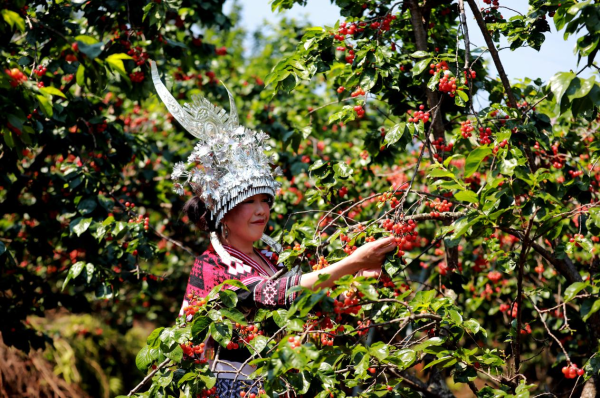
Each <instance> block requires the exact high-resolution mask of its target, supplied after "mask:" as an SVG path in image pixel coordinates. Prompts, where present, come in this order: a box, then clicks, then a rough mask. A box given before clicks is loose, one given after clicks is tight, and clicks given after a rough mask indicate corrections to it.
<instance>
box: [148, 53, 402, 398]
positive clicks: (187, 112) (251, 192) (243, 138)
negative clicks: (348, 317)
mask: <svg viewBox="0 0 600 398" xmlns="http://www.w3.org/2000/svg"><path fill="white" fill-rule="evenodd" d="M150 65H151V68H152V80H153V82H154V85H155V87H156V91H157V93H158V95H159V96H160V98H161V99H162V101H163V102H164V103H165V105H166V106H167V108H168V109H169V111H170V112H171V114H172V115H173V117H174V119H176V120H177V121H178V122H179V123H181V125H182V126H183V127H184V128H185V129H186V130H188V131H189V132H190V133H191V134H192V135H194V136H195V137H196V138H198V139H199V142H198V143H197V144H196V146H195V147H194V150H193V151H192V154H191V155H190V157H189V158H188V162H187V166H186V165H185V164H183V163H182V162H179V163H177V164H175V166H174V167H173V173H172V174H171V177H172V178H173V179H174V180H176V179H180V178H181V177H183V178H184V181H183V184H181V183H176V184H175V191H176V192H177V193H179V194H183V193H184V186H185V185H189V186H190V187H191V189H192V191H193V193H194V197H193V198H192V199H190V200H189V201H188V202H187V203H186V205H185V211H186V212H187V215H188V217H189V219H190V220H191V221H192V222H193V223H194V224H196V225H198V226H199V227H201V228H202V229H204V230H206V231H208V232H210V241H211V245H210V247H209V248H208V249H207V250H206V251H205V252H204V253H203V254H202V255H201V256H200V257H198V258H196V261H195V263H194V266H193V268H192V271H191V273H190V279H189V282H188V287H187V290H186V297H188V295H190V294H192V295H198V296H206V295H207V294H208V293H209V292H210V291H211V290H212V288H213V287H215V286H217V285H219V284H221V283H222V282H224V281H225V280H228V279H237V280H240V281H241V282H242V283H243V284H244V285H245V286H246V287H247V288H248V290H245V289H239V288H237V287H233V286H230V287H228V288H229V289H231V290H233V291H236V293H237V296H238V306H239V307H240V308H242V309H244V310H245V311H246V313H247V314H250V313H251V312H253V309H256V308H259V307H271V308H274V307H282V306H287V305H289V304H291V302H293V300H294V299H295V298H296V294H295V293H292V294H288V292H289V290H290V289H291V288H292V287H294V286H298V285H300V286H303V287H306V288H309V289H313V288H315V284H316V282H317V281H318V280H319V276H320V275H321V274H324V273H327V274H329V275H330V277H329V279H328V280H327V281H326V282H324V283H322V284H321V285H320V286H326V287H330V286H332V285H333V283H334V282H335V281H336V280H337V279H339V278H341V277H342V276H344V275H352V274H357V273H359V274H360V275H364V276H378V275H379V273H380V271H381V264H382V262H383V260H384V258H385V255H386V253H388V252H390V251H392V250H394V249H395V248H396V246H395V243H394V239H393V238H391V237H390V238H386V239H380V240H378V241H375V242H371V243H367V244H365V245H363V246H362V247H360V248H359V249H357V250H356V251H355V252H354V253H353V254H352V255H350V256H348V257H347V258H345V259H343V260H341V261H339V262H337V263H335V264H332V265H330V266H328V267H327V268H326V269H321V270H319V271H314V272H311V273H308V274H305V275H298V274H286V275H283V276H282V277H280V278H278V279H270V277H271V276H273V275H274V274H275V273H276V272H277V271H278V268H277V266H275V265H274V264H275V263H276V261H272V260H273V259H274V256H273V252H269V251H262V252H261V251H258V250H256V249H255V248H254V245H255V243H256V242H257V241H258V240H262V241H263V242H265V243H266V244H268V245H270V246H271V247H272V248H273V249H274V250H275V251H279V250H278V249H279V247H278V246H279V245H278V244H277V243H276V242H275V241H274V240H273V239H271V238H270V237H268V236H267V235H265V234H264V229H265V226H266V225H267V221H268V220H269V217H270V211H271V204H272V203H273V199H274V197H275V193H276V191H277V189H278V188H279V187H280V184H279V183H278V182H277V181H276V180H275V176H277V175H279V174H280V173H279V172H278V168H277V169H276V170H274V171H272V168H271V164H272V158H271V157H269V156H267V154H265V152H268V151H269V150H270V149H271V148H270V146H269V145H268V143H267V139H268V136H267V135H266V134H264V133H263V132H260V133H256V132H254V131H251V130H248V129H246V128H244V127H242V126H240V125H239V122H238V116H237V110H236V107H235V102H234V100H233V97H232V96H231V93H229V91H228V93H229V100H230V108H231V109H230V113H229V114H227V113H226V112H225V111H224V110H223V109H221V108H219V107H216V106H214V105H212V104H211V103H210V102H208V101H207V100H206V99H205V98H203V97H200V96H195V97H192V99H193V103H192V104H191V105H189V104H185V105H184V107H181V106H180V105H179V104H178V102H177V100H176V99H175V98H174V97H173V96H172V95H171V93H170V92H169V91H168V90H167V88H166V87H165V86H164V85H163V83H162V81H161V80H160V77H159V75H158V70H157V68H156V64H155V63H154V62H152V61H150ZM186 305H187V303H186V302H185V301H184V307H185V306H186ZM229 348H232V349H229V350H221V352H223V354H222V355H220V356H219V361H218V362H217V364H216V367H215V370H216V371H225V372H224V373H218V374H219V380H218V382H217V393H218V395H219V396H221V397H225V396H239V395H231V394H238V393H239V392H240V391H242V390H243V391H247V383H246V382H245V381H244V379H245V377H241V379H242V380H239V379H240V377H238V381H237V382H235V383H234V381H233V379H234V378H235V375H234V374H232V373H226V372H227V371H229V372H231V371H237V370H238V369H239V368H240V367H241V366H242V364H243V361H244V360H245V359H246V358H247V355H248V353H247V352H246V351H245V350H241V349H240V352H237V349H236V347H235V345H234V346H233V347H232V346H230V347H229ZM210 351H211V350H210V341H209V343H208V345H207V350H206V354H207V357H208V359H212V357H211V355H210V354H209V352H210ZM242 351H244V352H242ZM244 354H245V355H246V357H244ZM253 370H254V369H253V368H251V367H249V366H246V367H245V368H243V369H242V373H243V374H245V375H248V374H250V373H252V372H253Z"/></svg>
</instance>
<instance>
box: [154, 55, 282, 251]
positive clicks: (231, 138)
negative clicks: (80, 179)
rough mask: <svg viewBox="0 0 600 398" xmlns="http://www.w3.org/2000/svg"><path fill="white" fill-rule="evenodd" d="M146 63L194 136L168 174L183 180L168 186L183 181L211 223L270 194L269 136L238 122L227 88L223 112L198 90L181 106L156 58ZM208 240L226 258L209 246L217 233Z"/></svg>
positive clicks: (178, 188)
mask: <svg viewBox="0 0 600 398" xmlns="http://www.w3.org/2000/svg"><path fill="white" fill-rule="evenodd" d="M149 62H150V67H151V70H152V81H153V82H154V87H155V88H156V92H157V93H158V96H159V97H160V99H161V100H162V101H163V103H164V104H165V106H166V107H167V109H168V110H169V112H170V113H171V115H173V117H174V118H175V119H176V120H177V121H178V122H179V123H180V124H181V125H182V126H183V127H184V128H185V129H186V130H187V131H188V132H189V133H190V134H192V135H193V136H194V137H196V138H197V139H198V143H197V144H196V146H195V147H194V150H193V151H192V153H191V154H190V156H189V157H188V160H187V164H185V163H183V162H178V163H176V164H175V165H174V166H173V173H172V174H171V179H173V180H180V179H181V180H183V181H182V182H176V183H175V187H174V191H175V192H177V193H178V194H180V195H182V194H184V186H185V185H190V187H191V188H192V191H193V192H194V193H195V194H196V195H197V196H199V197H200V199H201V200H202V201H203V202H204V204H205V205H206V207H207V209H208V210H209V212H210V217H211V220H214V221H215V226H217V227H218V226H219V225H220V224H221V220H222V219H223V216H225V214H226V213H227V212H228V211H229V210H231V209H232V208H234V207H235V206H236V205H237V204H239V203H241V202H242V201H244V200H246V199H247V198H249V197H251V196H254V195H258V194H267V195H270V196H272V197H273V198H274V197H275V194H276V192H277V190H278V189H279V187H280V186H281V184H280V183H278V182H277V181H275V176H278V175H281V169H280V168H279V167H277V168H276V169H275V170H274V171H272V167H271V165H272V164H273V160H272V158H271V157H269V156H267V155H266V154H265V151H269V150H271V147H270V146H269V145H268V143H267V140H268V139H269V136H268V135H267V134H265V133H263V132H262V131H261V132H255V131H252V130H250V129H247V128H245V127H244V126H240V124H239V117H238V113H237V108H236V106H235V101H234V99H233V95H232V94H231V92H230V91H229V90H228V89H227V87H225V90H226V91H227V94H228V95H229V106H230V111H229V114H228V113H227V112H226V111H225V110H224V109H222V108H221V107H218V106H215V105H213V104H212V103H211V102H210V101H208V100H207V99H206V98H204V97H202V96H200V95H194V96H192V103H191V104H187V103H186V104H184V105H183V106H181V105H180V104H179V102H178V101H177V100H176V99H175V97H173V95H171V93H170V92H169V90H167V88H166V87H165V85H164V84H163V82H162V81H161V80H160V76H159V74H158V69H157V68H156V63H155V62H154V61H149ZM261 240H262V241H263V242H265V244H267V245H269V246H271V248H272V249H273V250H275V251H276V252H280V251H281V245H279V244H278V243H277V242H275V240H273V239H272V238H271V237H269V236H267V235H263V237H262V238H261ZM211 242H212V243H213V246H215V250H216V251H217V253H218V254H219V255H220V256H221V258H222V259H223V261H226V259H229V260H230V256H229V254H228V253H227V252H226V251H225V249H224V248H223V247H222V246H221V245H220V244H218V245H215V242H217V243H218V238H217V236H216V233H214V232H212V233H211ZM217 246H218V247H217ZM226 262H228V261H226Z"/></svg>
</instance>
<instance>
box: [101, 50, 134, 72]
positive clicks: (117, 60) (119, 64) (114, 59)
mask: <svg viewBox="0 0 600 398" xmlns="http://www.w3.org/2000/svg"><path fill="white" fill-rule="evenodd" d="M124 59H132V58H131V57H130V56H129V55H127V54H123V53H118V54H111V55H109V56H108V57H106V63H107V64H108V65H110V67H111V68H113V69H115V70H116V71H118V72H120V73H121V74H123V75H127V71H126V70H125V65H124V64H123V60H124Z"/></svg>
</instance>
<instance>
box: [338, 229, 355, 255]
mask: <svg viewBox="0 0 600 398" xmlns="http://www.w3.org/2000/svg"><path fill="white" fill-rule="evenodd" d="M340 240H341V241H342V243H350V242H351V241H352V239H351V238H350V237H349V236H348V235H344V234H341V235H340ZM356 249H358V247H356V246H351V245H345V246H344V253H346V254H347V255H350V254H352V253H354V251H355V250H356Z"/></svg>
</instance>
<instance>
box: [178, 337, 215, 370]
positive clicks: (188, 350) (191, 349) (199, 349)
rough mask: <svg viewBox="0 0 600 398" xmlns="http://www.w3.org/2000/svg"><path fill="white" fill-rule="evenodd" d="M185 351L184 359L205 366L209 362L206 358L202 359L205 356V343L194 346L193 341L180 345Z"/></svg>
mask: <svg viewBox="0 0 600 398" xmlns="http://www.w3.org/2000/svg"><path fill="white" fill-rule="evenodd" d="M179 346H180V347H181V349H182V350H183V356H184V358H186V357H187V359H191V360H193V361H194V363H195V364H197V365H198V364H204V363H206V362H208V360H207V359H206V358H201V356H202V354H204V343H200V344H197V345H194V343H192V342H191V341H188V342H187V343H183V344H180V345H179Z"/></svg>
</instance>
